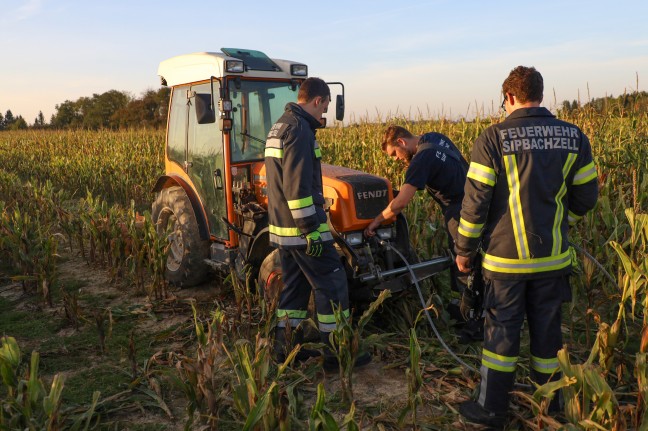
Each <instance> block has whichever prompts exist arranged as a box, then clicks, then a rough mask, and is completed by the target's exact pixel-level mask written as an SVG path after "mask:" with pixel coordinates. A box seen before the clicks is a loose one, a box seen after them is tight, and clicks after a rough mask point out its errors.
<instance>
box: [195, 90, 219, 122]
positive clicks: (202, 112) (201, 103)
mask: <svg viewBox="0 0 648 431" xmlns="http://www.w3.org/2000/svg"><path fill="white" fill-rule="evenodd" d="M194 100H195V105H196V106H195V108H196V121H197V122H198V124H210V123H214V122H215V121H216V114H215V113H214V110H213V109H212V100H211V94H204V93H202V94H201V93H196V97H195V99H194Z"/></svg>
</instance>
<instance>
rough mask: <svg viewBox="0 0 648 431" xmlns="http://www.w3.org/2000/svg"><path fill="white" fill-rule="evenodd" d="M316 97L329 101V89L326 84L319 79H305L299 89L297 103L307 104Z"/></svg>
mask: <svg viewBox="0 0 648 431" xmlns="http://www.w3.org/2000/svg"><path fill="white" fill-rule="evenodd" d="M316 97H322V98H324V97H328V98H329V99H330V98H331V89H330V88H329V86H328V84H326V82H324V81H323V80H322V79H320V78H307V79H306V80H305V81H304V82H302V83H301V86H300V87H299V93H297V101H298V102H302V103H308V102H310V101H311V100H313V99H314V98H316Z"/></svg>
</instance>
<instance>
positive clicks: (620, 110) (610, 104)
mask: <svg viewBox="0 0 648 431" xmlns="http://www.w3.org/2000/svg"><path fill="white" fill-rule="evenodd" d="M581 110H587V111H594V112H596V113H598V114H604V115H609V116H612V117H625V116H626V115H628V113H630V112H633V113H645V112H648V93H647V92H645V91H634V92H632V93H625V94H622V95H621V96H617V97H614V96H606V97H597V98H594V99H592V100H590V101H589V102H587V103H585V104H583V105H581V104H580V103H579V102H578V101H576V100H572V101H571V102H570V101H569V100H564V101H563V102H562V104H561V107H560V108H559V109H558V113H559V114H574V113H577V112H579V111H581Z"/></svg>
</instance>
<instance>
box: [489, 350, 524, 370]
mask: <svg viewBox="0 0 648 431" xmlns="http://www.w3.org/2000/svg"><path fill="white" fill-rule="evenodd" d="M517 360H518V357H517V356H503V355H498V354H497V353H493V352H491V351H489V350H486V349H482V365H484V366H485V367H487V368H490V369H491V370H497V371H503V372H505V373H512V372H514V371H515V365H516V364H517Z"/></svg>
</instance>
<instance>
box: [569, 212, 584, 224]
mask: <svg viewBox="0 0 648 431" xmlns="http://www.w3.org/2000/svg"><path fill="white" fill-rule="evenodd" d="M582 218H583V216H579V215H576V214H574V213H573V212H571V211H568V212H567V221H568V222H569V225H570V226H572V225H575V224H576V222H578V220H580V219H582Z"/></svg>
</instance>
